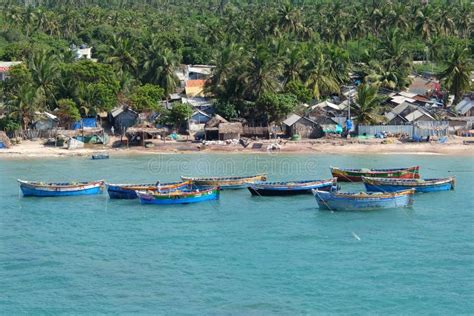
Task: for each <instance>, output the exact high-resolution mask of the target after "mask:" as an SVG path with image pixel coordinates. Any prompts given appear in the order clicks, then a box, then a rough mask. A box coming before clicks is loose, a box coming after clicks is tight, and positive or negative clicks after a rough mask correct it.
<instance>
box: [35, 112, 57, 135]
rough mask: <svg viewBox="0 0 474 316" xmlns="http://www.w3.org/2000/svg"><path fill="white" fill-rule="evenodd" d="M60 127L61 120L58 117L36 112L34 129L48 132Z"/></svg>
mask: <svg viewBox="0 0 474 316" xmlns="http://www.w3.org/2000/svg"><path fill="white" fill-rule="evenodd" d="M58 126H59V119H58V117H57V116H56V115H53V114H51V113H48V112H36V113H35V120H34V121H33V127H34V129H36V130H39V131H47V130H52V129H54V128H57V127H58Z"/></svg>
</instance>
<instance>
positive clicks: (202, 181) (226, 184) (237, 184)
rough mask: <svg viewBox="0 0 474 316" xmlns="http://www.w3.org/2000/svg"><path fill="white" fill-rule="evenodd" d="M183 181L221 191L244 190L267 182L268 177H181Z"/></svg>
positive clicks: (263, 175)
mask: <svg viewBox="0 0 474 316" xmlns="http://www.w3.org/2000/svg"><path fill="white" fill-rule="evenodd" d="M181 179H182V180H183V181H191V182H192V183H193V185H197V186H218V187H220V188H221V189H243V188H246V187H248V185H249V184H250V183H254V182H257V181H266V180H267V175H266V174H260V175H255V176H247V177H181Z"/></svg>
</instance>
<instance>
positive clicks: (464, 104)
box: [454, 97, 474, 116]
mask: <svg viewBox="0 0 474 316" xmlns="http://www.w3.org/2000/svg"><path fill="white" fill-rule="evenodd" d="M454 109H455V111H456V113H457V114H458V115H461V116H474V99H471V98H470V97H466V98H464V99H463V100H462V101H461V102H459V103H458V104H456V106H455V107H454Z"/></svg>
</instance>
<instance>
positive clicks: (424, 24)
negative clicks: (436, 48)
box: [415, 6, 436, 40]
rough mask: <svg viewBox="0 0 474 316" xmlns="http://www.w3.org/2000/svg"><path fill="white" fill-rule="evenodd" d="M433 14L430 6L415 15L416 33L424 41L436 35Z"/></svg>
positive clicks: (419, 10)
mask: <svg viewBox="0 0 474 316" xmlns="http://www.w3.org/2000/svg"><path fill="white" fill-rule="evenodd" d="M433 15H434V14H433V12H432V9H431V7H430V6H426V7H424V8H423V9H418V10H417V11H416V14H415V31H416V32H417V33H418V34H419V35H421V37H422V38H423V39H424V40H430V39H431V36H432V35H433V34H434V33H436V24H435V22H434V20H433Z"/></svg>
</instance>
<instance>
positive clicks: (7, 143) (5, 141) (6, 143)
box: [0, 131, 12, 148]
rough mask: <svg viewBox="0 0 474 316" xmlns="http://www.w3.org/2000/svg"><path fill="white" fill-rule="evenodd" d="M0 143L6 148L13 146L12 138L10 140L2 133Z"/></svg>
mask: <svg viewBox="0 0 474 316" xmlns="http://www.w3.org/2000/svg"><path fill="white" fill-rule="evenodd" d="M0 143H3V145H4V146H5V147H6V148H10V147H11V146H12V143H11V141H10V138H8V136H7V134H5V132H2V131H0Z"/></svg>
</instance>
